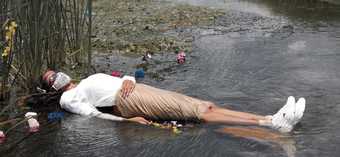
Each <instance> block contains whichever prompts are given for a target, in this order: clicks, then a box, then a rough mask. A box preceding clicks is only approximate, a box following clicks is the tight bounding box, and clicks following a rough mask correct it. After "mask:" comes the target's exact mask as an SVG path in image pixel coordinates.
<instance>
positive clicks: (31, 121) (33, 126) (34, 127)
mask: <svg viewBox="0 0 340 157" xmlns="http://www.w3.org/2000/svg"><path fill="white" fill-rule="evenodd" d="M37 115H38V114H37V113H35V112H27V113H26V114H25V117H26V118H28V120H27V122H28V126H29V132H30V133H34V132H37V131H39V126H40V125H39V122H38V121H37V120H36V119H35V118H34V117H36V116H37Z"/></svg>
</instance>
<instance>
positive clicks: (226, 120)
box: [201, 110, 259, 125]
mask: <svg viewBox="0 0 340 157" xmlns="http://www.w3.org/2000/svg"><path fill="white" fill-rule="evenodd" d="M201 118H202V120H203V121H204V122H207V123H223V124H237V125H259V121H258V120H253V119H243V118H238V117H234V116H227V115H224V114H221V113H218V112H215V111H214V110H209V111H207V112H205V113H203V114H202V116H201Z"/></svg>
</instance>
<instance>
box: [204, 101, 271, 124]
mask: <svg viewBox="0 0 340 157" xmlns="http://www.w3.org/2000/svg"><path fill="white" fill-rule="evenodd" d="M207 105H209V110H213V112H216V113H220V114H224V115H226V116H229V117H235V118H241V119H248V120H257V121H258V120H266V119H267V118H266V117H265V116H262V115H257V114H252V113H247V112H240V111H233V110H230V109H226V108H221V107H218V106H216V105H215V104H213V103H212V102H207Z"/></svg>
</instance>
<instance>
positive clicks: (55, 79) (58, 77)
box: [42, 70, 71, 91]
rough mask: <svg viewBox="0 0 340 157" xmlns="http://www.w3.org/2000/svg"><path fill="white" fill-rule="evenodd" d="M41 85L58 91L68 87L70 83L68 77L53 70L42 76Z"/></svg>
mask: <svg viewBox="0 0 340 157" xmlns="http://www.w3.org/2000/svg"><path fill="white" fill-rule="evenodd" d="M42 80H43V84H44V85H45V86H46V87H47V88H48V89H51V88H53V89H54V90H56V91H59V90H61V89H63V88H64V87H66V86H67V85H69V83H70V82H71V78H70V76H68V75H66V74H65V73H63V72H55V71H53V70H47V71H46V72H45V73H44V75H43V76H42Z"/></svg>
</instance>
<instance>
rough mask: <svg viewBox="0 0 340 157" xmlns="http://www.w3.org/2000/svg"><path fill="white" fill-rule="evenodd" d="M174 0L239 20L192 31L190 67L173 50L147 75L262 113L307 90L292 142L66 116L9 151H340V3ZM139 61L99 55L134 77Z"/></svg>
mask: <svg viewBox="0 0 340 157" xmlns="http://www.w3.org/2000/svg"><path fill="white" fill-rule="evenodd" d="M173 2H174V5H178V4H190V5H198V6H207V7H212V8H216V9H222V10H225V11H226V13H227V15H230V17H231V19H233V21H230V20H229V19H227V18H225V19H224V18H221V19H218V20H217V22H216V27H209V28H195V29H192V30H190V32H191V33H192V34H193V36H195V40H194V49H193V52H192V53H190V54H188V58H187V62H186V64H184V65H177V64H176V62H175V61H174V55H173V54H160V55H155V56H154V57H153V58H154V59H153V61H152V63H158V64H157V65H156V64H152V65H150V66H149V67H148V71H147V76H146V78H145V79H144V80H142V82H145V83H147V84H150V85H154V86H156V87H160V88H164V89H169V90H174V91H179V92H181V93H185V94H187V95H190V96H194V97H199V98H202V99H206V100H211V101H213V102H215V103H217V104H220V105H221V106H223V107H228V108H232V109H236V110H241V111H248V112H253V113H257V114H264V115H265V114H271V113H274V112H275V111H276V110H278V109H279V108H280V107H281V106H282V105H283V104H284V103H285V100H286V98H287V97H288V96H289V95H294V96H296V97H297V98H298V97H305V98H306V99H307V105H306V107H307V108H306V112H305V116H304V118H303V119H302V121H301V123H300V124H299V125H298V126H297V127H296V129H295V130H294V131H293V132H292V133H291V134H290V135H289V138H288V140H287V141H285V142H282V143H272V142H268V141H263V140H259V139H251V138H241V137H234V136H233V135H230V134H225V133H220V132H217V131H216V130H218V129H219V128H222V127H223V126H220V125H204V124H198V125H195V126H194V127H188V128H183V129H182V131H183V132H182V133H181V134H173V133H171V132H170V131H168V130H164V129H157V128H152V127H147V126H136V125H134V124H119V123H114V122H110V121H105V120H100V119H95V118H86V117H81V116H77V115H68V116H67V117H66V118H65V119H64V120H62V121H61V122H60V123H54V124H51V125H49V126H47V127H45V129H43V130H42V131H41V132H39V133H38V134H35V135H32V136H29V137H28V138H26V139H25V140H24V141H23V142H21V143H19V144H18V145H17V146H16V147H14V148H13V149H11V150H9V151H6V156H72V157H73V156H148V157H150V156H157V157H159V156H176V157H178V156H206V157H208V156H209V157H210V156H235V157H238V156H240V157H241V156H242V157H243V156H299V157H304V156H306V157H307V156H308V157H312V156H315V157H319V156H323V157H326V156H330V157H331V156H337V154H339V153H340V151H339V150H338V149H336V147H337V145H339V144H340V134H339V133H338V132H339V131H338V130H339V129H340V118H339V117H340V116H339V115H340V106H339V104H340V90H339V89H340V69H339V68H338V67H339V66H340V27H339V26H340V5H338V4H336V3H332V1H328V2H327V1H317V0H310V1H299V0H286V1H272V0H251V1H246V0H229V1H227V0H175V1H173ZM335 2H336V1H335ZM182 31H183V30H182ZM185 31H187V30H184V32H185ZM169 33H176V31H175V32H169ZM140 62H141V61H140V58H137V59H136V58H128V57H123V56H119V55H115V54H113V55H98V57H97V58H96V59H95V60H94V63H95V64H98V66H96V67H97V69H98V71H99V72H107V73H109V72H110V71H111V70H122V71H124V72H125V73H126V74H133V71H134V68H135V67H134V65H135V64H138V63H140ZM151 74H157V77H152V76H154V75H151ZM14 134H15V135H14ZM12 136H18V137H22V136H23V133H22V132H20V131H17V132H14V133H13V134H12ZM9 142H11V141H9Z"/></svg>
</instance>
